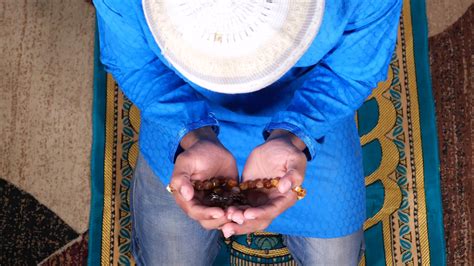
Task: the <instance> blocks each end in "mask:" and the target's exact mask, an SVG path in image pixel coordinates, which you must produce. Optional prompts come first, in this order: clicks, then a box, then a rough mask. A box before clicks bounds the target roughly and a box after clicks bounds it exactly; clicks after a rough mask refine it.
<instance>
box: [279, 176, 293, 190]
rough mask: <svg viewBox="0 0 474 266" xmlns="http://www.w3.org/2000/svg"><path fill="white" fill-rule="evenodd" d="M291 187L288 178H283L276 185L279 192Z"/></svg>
mask: <svg viewBox="0 0 474 266" xmlns="http://www.w3.org/2000/svg"><path fill="white" fill-rule="evenodd" d="M290 188H291V182H290V181H289V180H288V179H283V180H281V181H280V184H279V186H278V190H279V191H280V193H285V192H287V191H288V190H290Z"/></svg>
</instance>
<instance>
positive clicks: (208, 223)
mask: <svg viewBox="0 0 474 266" xmlns="http://www.w3.org/2000/svg"><path fill="white" fill-rule="evenodd" d="M229 222H231V221H230V220H229V219H227V217H225V216H222V217H220V218H217V219H210V220H201V221H199V223H200V224H201V226H202V227H203V228H204V229H206V230H212V229H220V228H221V227H222V226H223V225H225V224H226V223H229Z"/></svg>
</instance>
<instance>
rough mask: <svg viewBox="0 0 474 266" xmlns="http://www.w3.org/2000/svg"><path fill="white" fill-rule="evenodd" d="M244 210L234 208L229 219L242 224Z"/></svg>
mask: <svg viewBox="0 0 474 266" xmlns="http://www.w3.org/2000/svg"><path fill="white" fill-rule="evenodd" d="M244 219H245V218H244V212H243V211H242V210H235V211H234V212H233V213H232V216H231V220H232V221H234V222H236V223H238V224H243V223H244Z"/></svg>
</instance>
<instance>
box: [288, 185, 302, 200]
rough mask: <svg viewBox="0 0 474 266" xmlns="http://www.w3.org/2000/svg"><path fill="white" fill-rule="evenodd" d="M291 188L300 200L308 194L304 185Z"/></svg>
mask: <svg viewBox="0 0 474 266" xmlns="http://www.w3.org/2000/svg"><path fill="white" fill-rule="evenodd" d="M291 190H292V191H293V192H295V193H296V198H297V199H298V200H302V199H303V198H304V197H305V196H306V189H304V188H303V187H302V186H296V187H294V188H292V189H291Z"/></svg>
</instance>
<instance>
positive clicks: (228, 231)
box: [222, 230, 235, 238]
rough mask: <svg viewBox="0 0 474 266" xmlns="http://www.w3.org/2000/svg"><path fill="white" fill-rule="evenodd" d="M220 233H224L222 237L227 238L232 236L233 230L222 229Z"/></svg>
mask: <svg viewBox="0 0 474 266" xmlns="http://www.w3.org/2000/svg"><path fill="white" fill-rule="evenodd" d="M222 233H224V237H225V238H229V237H230V236H232V235H233V234H234V233H235V232H234V231H232V230H224V231H222Z"/></svg>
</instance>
